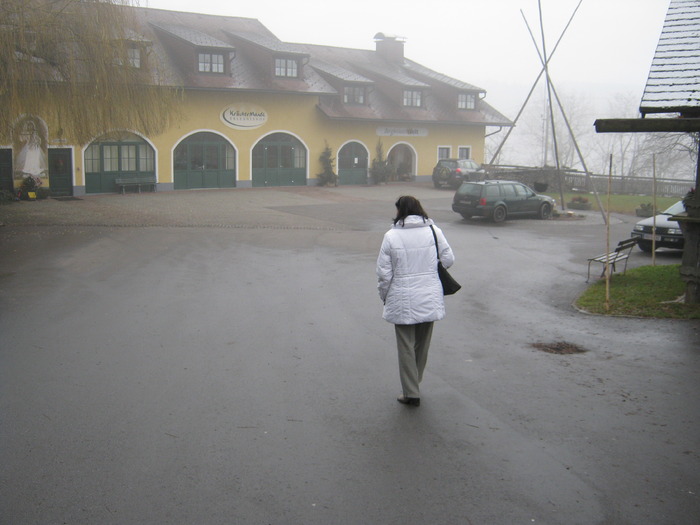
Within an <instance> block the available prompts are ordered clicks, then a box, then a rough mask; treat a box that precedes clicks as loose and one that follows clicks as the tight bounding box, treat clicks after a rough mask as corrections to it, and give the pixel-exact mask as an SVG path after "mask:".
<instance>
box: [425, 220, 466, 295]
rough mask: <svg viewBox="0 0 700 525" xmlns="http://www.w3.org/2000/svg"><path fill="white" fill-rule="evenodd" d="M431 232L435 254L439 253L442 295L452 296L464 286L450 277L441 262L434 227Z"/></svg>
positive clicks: (439, 275)
mask: <svg viewBox="0 0 700 525" xmlns="http://www.w3.org/2000/svg"><path fill="white" fill-rule="evenodd" d="M430 230H431V231H432V232H433V239H435V252H436V253H437V259H438V263H437V272H438V277H440V282H441V283H442V293H443V295H452V294H454V293H456V292H458V291H459V289H460V288H461V287H462V285H461V284H459V283H458V282H457V281H455V280H454V278H453V277H452V276H451V275H450V272H448V271H447V268H445V267H444V266H443V265H442V261H441V260H440V250H439V249H438V240H437V235H435V229H434V228H433V227H432V225H431V226H430Z"/></svg>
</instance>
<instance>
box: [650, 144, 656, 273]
mask: <svg viewBox="0 0 700 525" xmlns="http://www.w3.org/2000/svg"><path fill="white" fill-rule="evenodd" d="M651 175H652V181H653V182H652V186H651V212H652V213H653V215H652V217H654V218H653V219H652V224H651V265H652V266H656V153H652V155H651Z"/></svg>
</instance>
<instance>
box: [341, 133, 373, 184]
mask: <svg viewBox="0 0 700 525" xmlns="http://www.w3.org/2000/svg"><path fill="white" fill-rule="evenodd" d="M368 158H369V153H368V152H367V148H365V147H364V146H363V145H362V144H360V143H359V142H348V143H347V144H345V145H344V146H343V147H342V148H340V151H339V152H338V183H339V184H367V166H368Z"/></svg>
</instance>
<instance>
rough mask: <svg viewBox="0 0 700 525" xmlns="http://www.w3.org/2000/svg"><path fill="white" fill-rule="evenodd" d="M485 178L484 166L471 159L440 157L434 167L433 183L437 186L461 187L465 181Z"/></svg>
mask: <svg viewBox="0 0 700 525" xmlns="http://www.w3.org/2000/svg"><path fill="white" fill-rule="evenodd" d="M483 178H484V170H483V168H482V167H481V166H480V165H479V163H478V162H476V161H473V160H471V159H440V160H439V161H438V163H437V165H436V166H435V167H434V168H433V184H434V185H435V187H436V188H440V187H442V186H450V187H452V188H459V185H460V184H462V182H464V181H468V180H481V179H483Z"/></svg>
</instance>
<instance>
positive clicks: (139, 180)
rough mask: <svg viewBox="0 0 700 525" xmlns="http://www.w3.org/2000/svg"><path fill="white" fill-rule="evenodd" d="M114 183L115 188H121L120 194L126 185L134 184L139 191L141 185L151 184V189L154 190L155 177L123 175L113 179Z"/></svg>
mask: <svg viewBox="0 0 700 525" xmlns="http://www.w3.org/2000/svg"><path fill="white" fill-rule="evenodd" d="M114 184H115V185H116V186H117V188H121V190H122V194H123V193H124V189H125V188H126V187H127V186H136V187H138V189H139V193H141V186H151V187H152V188H153V191H156V178H155V177H124V178H119V179H114Z"/></svg>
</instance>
